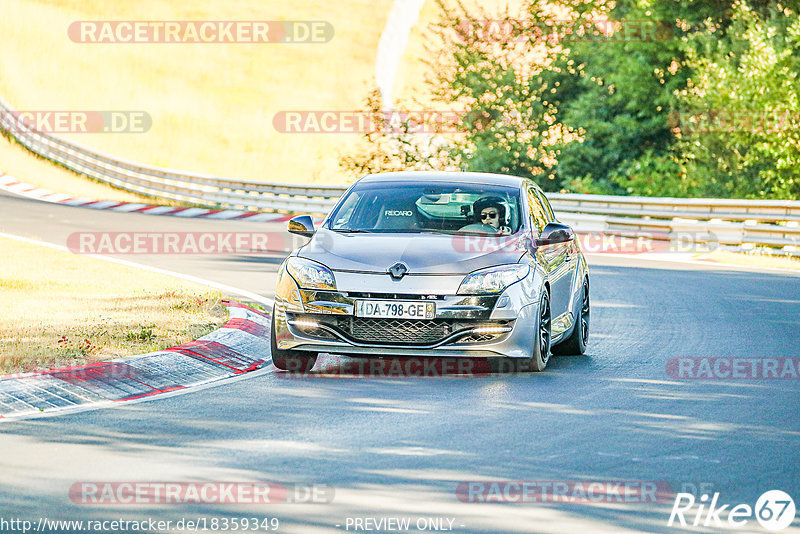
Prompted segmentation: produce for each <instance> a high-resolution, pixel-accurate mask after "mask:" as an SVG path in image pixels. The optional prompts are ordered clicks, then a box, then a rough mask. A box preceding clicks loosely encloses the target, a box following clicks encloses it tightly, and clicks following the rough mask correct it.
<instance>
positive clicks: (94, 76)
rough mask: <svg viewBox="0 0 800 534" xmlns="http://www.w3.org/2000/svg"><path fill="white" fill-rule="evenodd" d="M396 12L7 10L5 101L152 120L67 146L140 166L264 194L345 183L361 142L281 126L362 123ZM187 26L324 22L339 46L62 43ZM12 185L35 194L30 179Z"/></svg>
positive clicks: (63, 4) (243, 5)
mask: <svg viewBox="0 0 800 534" xmlns="http://www.w3.org/2000/svg"><path fill="white" fill-rule="evenodd" d="M390 6H391V0H341V1H339V2H335V3H330V2H323V1H320V0H307V1H304V2H286V3H277V2H270V3H267V4H265V3H264V2H263V1H261V0H226V1H222V0H205V1H202V0H201V1H197V2H189V3H187V2H179V1H177V0H172V1H165V0H141V1H138V2H116V3H113V2H112V3H108V2H102V1H101V0H51V1H48V2H44V1H35V0H4V1H3V17H0V34H2V35H3V46H2V48H0V72H3V76H2V78H0V95H2V96H3V97H4V98H5V99H6V100H8V101H9V103H10V104H11V105H12V106H14V107H16V108H17V109H33V110H49V109H50V110H144V111H146V112H148V113H149V114H150V115H151V117H152V119H153V127H152V128H151V130H150V131H148V132H147V133H143V134H84V135H79V134H73V135H72V136H71V137H69V138H70V139H72V140H74V141H77V142H80V143H82V144H87V145H89V146H92V147H94V148H97V149H99V150H101V151H104V152H108V153H111V154H115V155H119V156H121V157H125V158H128V159H133V160H137V161H141V162H143V163H149V164H154V165H163V166H168V167H173V168H177V169H185V170H192V171H198V172H204V173H211V174H218V175H222V176H231V177H239V178H248V179H254V180H259V181H278V182H294V183H309V182H319V183H337V182H342V181H343V180H344V177H343V175H342V174H341V172H340V171H339V168H338V159H339V157H340V155H341V154H342V153H344V152H345V151H347V150H349V147H351V146H352V145H353V144H354V142H355V141H356V139H357V137H358V136H357V135H353V134H350V135H344V134H316V135H309V134H282V133H278V132H276V131H275V129H274V128H273V126H272V118H273V116H274V114H275V113H277V112H278V111H281V110H327V109H331V110H353V109H358V108H359V107H360V104H361V101H362V99H363V98H364V96H365V95H366V94H367V92H368V91H369V89H370V88H371V87H373V85H374V63H375V54H376V50H377V42H378V38H379V37H380V34H381V31H382V30H383V27H384V24H385V21H386V15H387V14H388V11H389V7H390ZM182 19H184V20H201V19H211V20H325V21H329V22H330V23H331V24H333V26H334V29H335V36H334V38H333V39H332V40H331V41H330V42H328V43H326V44H81V43H74V42H72V41H70V39H69V38H68V35H67V28H68V26H69V24H70V23H72V22H74V21H78V20H182ZM2 165H3V162H2V161H0V168H2ZM7 172H8V171H7ZM15 172H17V173H18V174H19V177H20V178H23V179H25V180H28V181H31V183H35V180H36V173H35V172H34V170H33V169H32V170H31V172H29V173H28V172H26V171H25V169H21V170H18V171H15ZM37 185H38V184H37Z"/></svg>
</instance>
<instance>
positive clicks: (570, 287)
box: [536, 189, 580, 330]
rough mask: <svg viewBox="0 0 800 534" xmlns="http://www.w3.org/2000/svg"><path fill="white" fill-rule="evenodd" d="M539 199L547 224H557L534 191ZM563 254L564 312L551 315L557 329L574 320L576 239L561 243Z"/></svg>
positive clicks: (544, 200)
mask: <svg viewBox="0 0 800 534" xmlns="http://www.w3.org/2000/svg"><path fill="white" fill-rule="evenodd" d="M536 193H537V195H538V196H539V199H540V200H541V204H542V207H543V208H544V210H545V214H546V216H547V220H548V222H558V220H557V219H556V217H555V213H553V208H552V207H551V206H550V201H549V200H547V197H546V196H545V195H544V193H543V192H542V191H541V190H538V189H537V190H536ZM562 246H563V252H564V255H565V256H564V263H563V266H564V271H565V273H564V275H563V278H564V280H565V281H566V282H565V283H564V287H565V290H564V293H563V297H564V311H563V312H562V315H561V316H560V317H559V316H557V315H555V314H554V315H553V318H554V323H555V322H556V320H557V322H559V325H558V329H559V330H560V329H562V328H563V329H565V330H566V329H568V328H569V327H570V326H571V325H572V322H573V320H574V316H573V314H574V310H573V309H571V306H572V304H573V302H572V297H573V296H574V294H575V293H574V289H575V287H576V286H575V283H576V282H575V281H576V279H577V276H578V267H579V266H580V249H579V248H578V243H577V238H576V240H573V241H569V242H567V243H563V244H562Z"/></svg>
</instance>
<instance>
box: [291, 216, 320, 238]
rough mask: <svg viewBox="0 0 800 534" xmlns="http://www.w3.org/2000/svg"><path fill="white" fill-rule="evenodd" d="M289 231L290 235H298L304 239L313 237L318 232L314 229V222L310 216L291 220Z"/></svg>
mask: <svg viewBox="0 0 800 534" xmlns="http://www.w3.org/2000/svg"><path fill="white" fill-rule="evenodd" d="M287 230H289V233H290V234H297V235H301V236H303V237H311V236H313V235H314V232H315V231H316V230H315V229H314V221H313V220H312V219H311V216H309V215H298V216H297V217H292V218H291V219H289V227H288V228H287Z"/></svg>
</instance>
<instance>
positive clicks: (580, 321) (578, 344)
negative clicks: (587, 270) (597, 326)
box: [553, 278, 591, 356]
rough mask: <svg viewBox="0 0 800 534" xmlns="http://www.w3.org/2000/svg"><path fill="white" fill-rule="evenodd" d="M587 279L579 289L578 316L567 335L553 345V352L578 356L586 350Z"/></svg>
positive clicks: (587, 333) (587, 330)
mask: <svg viewBox="0 0 800 534" xmlns="http://www.w3.org/2000/svg"><path fill="white" fill-rule="evenodd" d="M590 311H591V308H590V306H589V279H588V278H586V279H584V281H583V289H582V290H581V305H580V307H579V308H578V316H577V317H576V318H575V326H574V327H573V328H572V333H570V335H569V337H568V338H567V339H565V340H564V341H562V342H561V343H559V344H558V345H555V346H554V347H553V354H563V355H572V356H580V355H581V354H584V353H585V352H586V344H587V343H588V342H589V314H590Z"/></svg>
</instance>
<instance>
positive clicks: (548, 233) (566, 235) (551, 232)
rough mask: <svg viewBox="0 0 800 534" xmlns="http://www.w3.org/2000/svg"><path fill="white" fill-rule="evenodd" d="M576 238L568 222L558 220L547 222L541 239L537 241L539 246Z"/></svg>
mask: <svg viewBox="0 0 800 534" xmlns="http://www.w3.org/2000/svg"><path fill="white" fill-rule="evenodd" d="M573 239H575V232H573V231H572V228H570V227H569V226H567V225H566V224H561V223H557V222H551V223H547V226H545V227H544V230H542V234H541V235H540V236H539V239H537V240H536V241H535V244H536V246H537V247H541V246H543V245H555V244H557V243H566V242H568V241H572V240H573Z"/></svg>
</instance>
